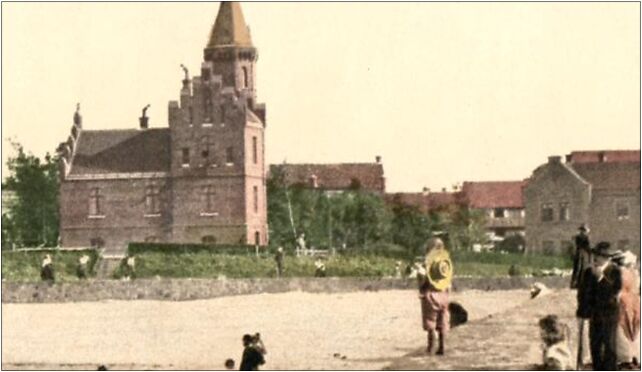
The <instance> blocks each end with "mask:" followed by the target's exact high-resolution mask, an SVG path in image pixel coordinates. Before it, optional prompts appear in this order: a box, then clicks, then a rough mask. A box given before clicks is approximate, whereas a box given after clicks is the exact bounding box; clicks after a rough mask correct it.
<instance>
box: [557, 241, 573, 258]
mask: <svg viewBox="0 0 642 372" xmlns="http://www.w3.org/2000/svg"><path fill="white" fill-rule="evenodd" d="M560 250H561V252H562V253H564V254H568V255H570V256H572V255H573V254H575V244H573V242H572V241H570V240H561V241H560Z"/></svg>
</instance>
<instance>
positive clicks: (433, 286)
mask: <svg viewBox="0 0 642 372" xmlns="http://www.w3.org/2000/svg"><path fill="white" fill-rule="evenodd" d="M452 275H453V267H452V262H451V261H450V256H449V254H448V251H447V250H446V248H445V246H444V242H443V241H442V240H441V239H439V238H432V239H430V240H429V241H428V243H427V246H426V266H425V268H424V267H422V266H420V267H419V269H418V272H417V280H418V284H419V300H420V302H421V316H422V326H423V329H424V330H425V331H426V332H428V345H427V347H426V352H427V353H428V354H431V353H432V351H433V348H434V344H435V339H436V338H437V337H436V336H437V335H438V336H439V347H438V348H437V353H436V354H437V355H444V353H445V351H446V349H445V338H446V333H447V331H448V329H449V326H450V324H449V323H450V313H449V312H448V291H449V289H450V285H451V281H452Z"/></svg>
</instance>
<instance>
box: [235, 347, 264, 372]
mask: <svg viewBox="0 0 642 372" xmlns="http://www.w3.org/2000/svg"><path fill="white" fill-rule="evenodd" d="M262 364H265V359H263V354H261V353H260V352H259V351H258V350H256V348H255V347H253V346H246V347H245V350H243V358H242V360H241V368H239V371H258V370H259V366H260V365H262Z"/></svg>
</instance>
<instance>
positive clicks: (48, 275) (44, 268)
mask: <svg viewBox="0 0 642 372" xmlns="http://www.w3.org/2000/svg"><path fill="white" fill-rule="evenodd" d="M40 279H42V280H43V281H45V282H49V283H53V282H54V281H55V280H56V278H55V274H54V268H53V260H52V259H51V255H49V254H46V255H45V257H44V258H43V259H42V264H41V265H40Z"/></svg>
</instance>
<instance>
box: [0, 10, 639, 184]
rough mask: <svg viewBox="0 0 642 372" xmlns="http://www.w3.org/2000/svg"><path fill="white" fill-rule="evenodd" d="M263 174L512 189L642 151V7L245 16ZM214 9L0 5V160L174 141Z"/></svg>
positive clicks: (265, 12) (283, 12) (281, 12)
mask: <svg viewBox="0 0 642 372" xmlns="http://www.w3.org/2000/svg"><path fill="white" fill-rule="evenodd" d="M242 8H243V12H244V15H245V20H246V21H247V23H248V25H249V26H250V29H251V32H252V39H253V42H254V45H255V46H256V47H257V48H258V50H259V60H258V63H257V71H258V76H257V77H258V81H257V90H258V97H259V101H260V102H265V103H266V105H267V115H268V117H267V129H266V157H267V162H269V163H282V162H283V161H287V162H289V163H351V162H374V159H375V156H377V155H380V156H381V157H382V159H383V165H384V172H385V176H386V186H387V190H388V191H391V192H399V191H407V192H419V191H421V189H422V188H423V187H429V188H431V189H433V190H436V189H441V188H443V187H448V188H450V187H451V186H452V185H454V184H456V183H461V182H463V181H498V180H520V179H524V178H526V177H529V176H530V175H531V173H532V171H533V170H534V169H535V168H536V167H537V166H538V165H540V164H542V163H545V162H546V160H547V157H548V156H551V155H564V154H567V153H569V152H571V151H574V150H613V149H639V148H640V18H639V15H640V4H639V3H632V2H631V3H243V4H242ZM217 11H218V4H217V3H6V2H5V3H2V13H3V17H2V19H3V22H2V93H3V94H2V98H3V99H2V137H3V141H2V144H3V146H2V158H3V173H4V174H5V175H6V165H5V162H6V159H7V156H9V155H11V154H12V151H11V146H10V145H9V142H8V141H7V140H8V139H13V140H17V141H18V142H20V143H21V144H23V146H24V147H25V148H26V149H27V150H30V151H31V152H33V153H34V154H35V155H38V156H42V155H44V154H45V152H47V151H50V152H53V151H54V150H55V148H56V146H57V145H58V143H59V142H62V141H64V140H66V138H67V136H68V135H69V132H70V128H71V125H72V117H73V113H74V110H75V105H76V102H80V103H81V113H82V115H83V127H84V129H116V128H137V127H138V117H139V116H140V112H141V109H142V108H143V106H145V105H146V104H151V108H150V109H149V111H148V116H150V117H151V127H167V125H168V123H167V105H168V102H169V101H170V100H178V98H179V91H180V88H181V79H182V78H183V73H182V71H181V69H180V64H185V65H186V66H187V67H188V68H189V69H190V71H191V72H193V73H196V74H198V71H199V70H200V63H201V61H202V53H203V48H204V47H205V44H206V42H207V39H208V35H209V32H210V29H211V27H212V25H213V23H214V20H215V17H216V14H217Z"/></svg>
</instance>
